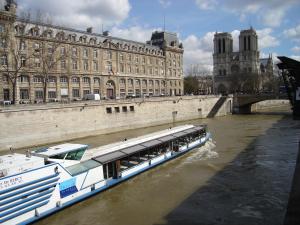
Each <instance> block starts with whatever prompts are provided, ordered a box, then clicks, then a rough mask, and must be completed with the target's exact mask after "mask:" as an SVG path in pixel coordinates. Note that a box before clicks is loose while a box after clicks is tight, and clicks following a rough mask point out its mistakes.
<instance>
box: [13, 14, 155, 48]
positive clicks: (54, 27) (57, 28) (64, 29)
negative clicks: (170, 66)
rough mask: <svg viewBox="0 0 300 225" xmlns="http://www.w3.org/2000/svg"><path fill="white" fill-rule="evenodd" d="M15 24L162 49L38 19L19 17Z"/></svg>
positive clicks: (66, 34) (55, 32)
mask: <svg viewBox="0 0 300 225" xmlns="http://www.w3.org/2000/svg"><path fill="white" fill-rule="evenodd" d="M15 23H16V24H15V25H18V24H22V23H23V24H24V23H27V24H28V27H27V28H26V30H27V31H28V30H29V29H31V28H33V27H36V26H39V27H44V28H47V29H52V30H53V36H54V37H55V36H56V34H57V33H59V32H64V33H65V36H66V37H67V36H69V35H76V36H77V37H80V36H86V37H87V39H88V40H90V39H93V38H94V39H95V38H96V39H97V40H98V41H97V42H98V43H99V42H100V41H101V42H102V43H103V42H105V41H110V42H112V43H114V44H122V45H124V46H125V45H127V46H133V45H134V46H135V47H136V48H137V49H139V48H140V47H144V48H147V49H149V50H155V51H159V50H161V48H160V47H158V46H154V45H151V44H147V43H146V42H145V43H143V42H138V41H133V40H128V39H123V38H119V37H113V36H107V35H103V34H99V33H89V32H86V31H82V30H78V29H73V28H68V27H63V26H57V25H52V24H46V23H41V22H36V21H30V22H27V21H26V20H23V19H21V18H17V20H16V22H15Z"/></svg>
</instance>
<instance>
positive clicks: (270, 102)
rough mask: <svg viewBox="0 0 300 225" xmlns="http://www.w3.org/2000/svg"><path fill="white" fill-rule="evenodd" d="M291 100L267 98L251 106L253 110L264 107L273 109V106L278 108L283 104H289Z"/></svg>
mask: <svg viewBox="0 0 300 225" xmlns="http://www.w3.org/2000/svg"><path fill="white" fill-rule="evenodd" d="M289 105H290V101H289V100H283V99H277V100H266V101H262V102H258V103H255V104H253V105H252V106H251V111H252V112H255V111H259V110H262V109H271V108H277V107H281V106H289Z"/></svg>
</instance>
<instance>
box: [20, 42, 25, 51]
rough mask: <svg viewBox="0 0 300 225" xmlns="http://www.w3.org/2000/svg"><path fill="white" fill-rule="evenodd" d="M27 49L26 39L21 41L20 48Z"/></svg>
mask: <svg viewBox="0 0 300 225" xmlns="http://www.w3.org/2000/svg"><path fill="white" fill-rule="evenodd" d="M25 49H26V45H25V41H20V50H25Z"/></svg>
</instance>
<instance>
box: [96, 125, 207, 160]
mask: <svg viewBox="0 0 300 225" xmlns="http://www.w3.org/2000/svg"><path fill="white" fill-rule="evenodd" d="M172 129H173V128H172ZM172 129H168V130H164V131H161V132H156V133H152V134H151V136H152V139H149V136H150V135H146V136H142V137H140V138H139V139H140V140H139V143H138V142H137V141H136V139H134V140H131V143H130V144H129V145H127V146H122V145H121V146H120V144H119V146H118V148H117V146H114V145H115V144H113V145H106V146H102V147H100V148H98V151H99V150H101V148H103V149H102V150H105V149H110V151H101V152H99V154H98V155H97V156H94V157H92V159H93V160H95V161H97V162H99V163H101V164H105V163H108V162H111V161H115V160H118V159H120V158H124V157H126V156H129V155H132V154H134V153H137V152H140V151H143V150H146V149H147V148H151V147H154V146H157V145H159V144H162V143H165V142H168V141H171V140H174V139H176V138H180V137H182V136H185V135H187V134H191V133H193V132H196V131H200V130H203V129H204V126H193V125H192V126H191V125H189V126H180V127H176V129H175V128H174V129H173V130H172ZM116 144H117V143H116ZM108 146H111V147H112V148H109V147H108ZM113 147H115V150H114V148H113Z"/></svg>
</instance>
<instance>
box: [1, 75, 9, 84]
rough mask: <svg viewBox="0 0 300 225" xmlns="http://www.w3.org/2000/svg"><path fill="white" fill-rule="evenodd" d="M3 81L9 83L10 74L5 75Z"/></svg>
mask: <svg viewBox="0 0 300 225" xmlns="http://www.w3.org/2000/svg"><path fill="white" fill-rule="evenodd" d="M2 81H3V83H8V75H3V77H2Z"/></svg>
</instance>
